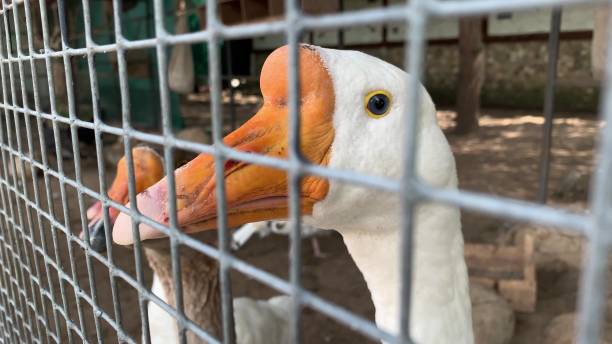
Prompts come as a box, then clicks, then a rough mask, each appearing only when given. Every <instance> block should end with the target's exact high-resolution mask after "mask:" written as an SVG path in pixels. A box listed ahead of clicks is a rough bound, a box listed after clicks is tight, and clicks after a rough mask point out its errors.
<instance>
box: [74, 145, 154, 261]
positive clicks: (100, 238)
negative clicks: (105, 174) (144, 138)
mask: <svg viewBox="0 0 612 344" xmlns="http://www.w3.org/2000/svg"><path fill="white" fill-rule="evenodd" d="M132 156H133V160H134V179H135V182H136V192H137V193H140V192H142V191H144V190H145V189H147V188H148V187H150V186H151V185H153V184H155V183H157V182H158V181H159V180H160V179H161V178H162V177H163V176H164V164H163V161H162V159H161V157H160V156H159V155H158V154H157V153H156V152H155V151H154V150H152V149H151V148H148V147H143V146H141V147H135V148H133V149H132ZM128 179H129V178H128V169H127V161H126V158H125V157H122V158H121V159H120V160H119V162H118V163H117V172H116V174H115V179H114V180H113V183H112V185H111V187H110V189H109V190H108V197H109V198H110V199H112V200H113V201H115V202H117V203H121V204H126V203H127V202H128V198H129V189H128ZM108 212H109V217H110V221H111V223H114V222H115V220H116V219H117V216H119V210H117V209H115V208H112V207H110V208H109V210H108ZM103 216H104V215H103V212H102V203H101V202H100V201H97V202H96V203H94V204H93V205H92V206H91V207H89V209H87V219H88V220H89V224H88V226H87V227H88V230H89V233H90V241H91V244H92V246H93V247H94V249H95V250H96V251H102V250H104V245H105V242H106V240H105V239H104V221H103ZM81 238H83V233H81Z"/></svg>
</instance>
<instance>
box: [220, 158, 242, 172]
mask: <svg viewBox="0 0 612 344" xmlns="http://www.w3.org/2000/svg"><path fill="white" fill-rule="evenodd" d="M239 163H240V161H237V160H227V161H226V162H225V166H224V170H225V172H227V171H229V170H231V169H232V168H233V167H234V166H236V165H238V164H239Z"/></svg>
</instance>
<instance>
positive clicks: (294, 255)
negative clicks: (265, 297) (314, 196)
mask: <svg viewBox="0 0 612 344" xmlns="http://www.w3.org/2000/svg"><path fill="white" fill-rule="evenodd" d="M300 15H301V11H300V9H299V7H298V4H297V2H296V1H295V0H285V20H286V28H285V30H286V31H285V33H286V35H287V45H288V47H289V54H288V64H287V65H288V68H289V70H288V71H287V73H288V78H287V82H288V85H287V86H288V87H287V89H288V90H289V92H288V94H289V99H288V107H289V128H288V129H289V161H290V164H291V169H290V170H289V171H288V172H289V173H288V174H289V178H288V183H289V185H288V186H289V187H288V189H289V221H290V223H291V240H290V270H289V280H290V282H291V286H292V288H291V321H290V333H291V341H292V342H293V343H298V344H299V343H301V342H302V301H301V292H302V288H301V284H302V278H301V277H302V250H301V241H302V240H301V239H302V224H301V216H302V214H301V206H300V193H301V182H302V172H301V166H302V160H301V153H300V152H301V151H300V73H299V71H300V52H299V49H300V45H299V40H300V36H301V34H302V30H301V28H300V27H299V19H300Z"/></svg>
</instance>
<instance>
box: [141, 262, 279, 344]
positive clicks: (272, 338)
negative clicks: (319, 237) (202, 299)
mask: <svg viewBox="0 0 612 344" xmlns="http://www.w3.org/2000/svg"><path fill="white" fill-rule="evenodd" d="M151 292H152V293H153V294H155V295H156V296H157V297H159V298H161V299H162V300H163V301H164V302H166V303H167V300H166V297H165V293H164V289H163V286H162V283H161V281H160V280H159V277H158V276H157V275H156V274H154V275H153V286H152V287H151ZM290 307H291V299H290V298H289V297H288V296H284V295H282V296H275V297H272V298H270V299H268V300H253V299H249V298H246V297H239V298H236V299H234V321H235V329H236V343H237V344H283V343H289V330H288V329H289V325H288V319H289V317H290V316H289V314H290V313H289V310H290ZM148 310H149V328H150V335H151V343H152V344H173V343H178V342H179V340H178V327H177V324H176V320H175V319H174V318H173V317H172V316H171V315H169V314H168V313H166V312H165V311H164V310H163V309H161V308H160V307H159V306H157V305H156V304H155V303H153V302H149V305H148Z"/></svg>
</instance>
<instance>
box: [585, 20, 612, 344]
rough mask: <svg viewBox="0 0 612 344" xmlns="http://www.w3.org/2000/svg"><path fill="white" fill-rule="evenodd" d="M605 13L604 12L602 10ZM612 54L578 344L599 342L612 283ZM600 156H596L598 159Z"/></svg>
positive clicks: (610, 40) (610, 29) (593, 192)
mask: <svg viewBox="0 0 612 344" xmlns="http://www.w3.org/2000/svg"><path fill="white" fill-rule="evenodd" d="M600 10H603V9H600ZM605 10H607V9H605ZM607 46H608V47H611V46H612V22H611V23H610V24H609V27H608V44H607ZM611 65H612V54H610V53H608V54H607V57H606V64H605V66H606V67H607V68H606V69H605V78H604V87H603V90H602V95H603V97H602V103H601V106H600V111H601V119H602V120H603V122H604V123H606V125H605V126H604V127H603V128H602V129H601V132H600V135H599V137H600V142H599V147H598V149H597V154H598V155H599V162H598V164H597V166H596V170H595V178H594V181H593V183H592V184H591V190H590V195H591V197H590V200H589V204H590V206H591V223H590V230H589V244H588V250H587V253H586V259H585V262H584V265H583V272H582V276H581V280H580V290H579V299H578V304H579V309H580V313H579V315H578V334H577V343H578V344H587V343H597V342H599V338H600V335H601V327H602V322H603V319H604V308H605V304H606V287H607V284H608V254H609V253H610V246H611V244H612V234H611V232H610V228H612V216H611V215H610V210H611V209H612V178H611V176H612V68H610V67H609V66H611ZM597 154H596V156H597Z"/></svg>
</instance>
